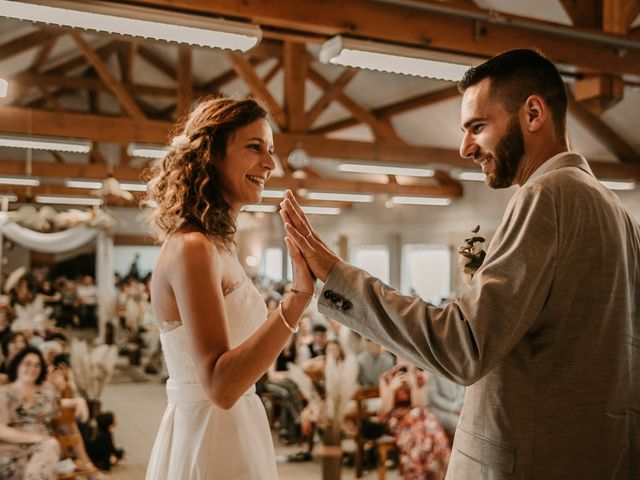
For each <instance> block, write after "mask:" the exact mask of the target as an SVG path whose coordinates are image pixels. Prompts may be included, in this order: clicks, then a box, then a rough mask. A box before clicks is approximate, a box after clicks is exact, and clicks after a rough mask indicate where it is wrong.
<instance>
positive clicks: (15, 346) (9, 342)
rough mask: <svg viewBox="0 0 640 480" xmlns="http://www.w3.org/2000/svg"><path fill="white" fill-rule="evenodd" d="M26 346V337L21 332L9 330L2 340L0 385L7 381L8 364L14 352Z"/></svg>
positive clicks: (14, 354)
mask: <svg viewBox="0 0 640 480" xmlns="http://www.w3.org/2000/svg"><path fill="white" fill-rule="evenodd" d="M26 346H27V337H25V335H24V334H23V333H21V332H11V333H10V334H9V336H7V337H5V338H4V339H3V341H2V357H3V360H2V363H0V385H5V384H7V383H9V365H10V364H11V360H13V357H15V356H16V354H17V353H18V352H19V351H20V350H22V349H23V348H24V347H26Z"/></svg>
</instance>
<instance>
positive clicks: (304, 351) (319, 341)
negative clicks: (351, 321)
mask: <svg viewBox="0 0 640 480" xmlns="http://www.w3.org/2000/svg"><path fill="white" fill-rule="evenodd" d="M326 345H327V327H325V326H324V325H320V324H316V325H314V326H313V338H312V341H311V343H309V344H302V345H300V347H299V348H300V352H299V353H298V363H304V362H306V361H307V360H309V359H310V358H315V357H319V356H320V355H324V348H325V346H326Z"/></svg>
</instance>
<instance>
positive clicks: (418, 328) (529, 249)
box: [318, 183, 558, 385]
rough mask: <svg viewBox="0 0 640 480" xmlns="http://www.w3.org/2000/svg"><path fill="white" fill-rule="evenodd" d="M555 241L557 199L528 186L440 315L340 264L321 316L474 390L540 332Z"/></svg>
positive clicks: (323, 299)
mask: <svg viewBox="0 0 640 480" xmlns="http://www.w3.org/2000/svg"><path fill="white" fill-rule="evenodd" d="M557 234H558V232H557V222H556V211H555V207H554V199H553V197H552V194H551V193H550V192H549V191H548V190H547V189H545V188H544V186H543V185H541V184H539V183H534V184H533V185H528V184H527V185H525V186H523V187H521V188H520V190H519V191H518V192H517V193H516V194H515V195H514V197H513V198H512V199H511V202H510V203H509V206H508V207H507V210H506V212H505V215H504V218H503V220H502V223H501V225H500V227H499V228H498V230H497V232H496V234H495V236H494V238H493V240H492V242H491V244H490V246H489V248H488V251H487V256H486V258H485V261H484V264H483V265H482V267H481V268H480V269H479V270H478V271H477V272H476V274H475V275H474V278H473V280H472V281H471V285H470V288H469V290H468V291H466V292H465V293H464V294H463V295H462V296H461V297H460V298H458V299H457V300H456V301H454V302H452V303H450V304H448V305H447V306H445V307H444V308H438V307H436V306H434V305H432V304H430V303H428V302H425V301H423V300H422V299H420V298H418V297H413V296H407V295H403V294H402V293H400V292H398V291H397V290H395V289H393V288H391V287H389V286H388V285H385V284H384V283H383V282H381V281H380V280H378V279H377V278H374V277H372V276H371V275H369V274H368V273H367V272H365V271H364V270H361V269H359V268H356V267H354V266H351V265H349V264H347V263H345V262H338V263H337V264H336V265H335V266H334V267H333V269H332V270H331V272H330V273H329V276H328V278H327V281H326V283H325V285H324V288H323V290H322V292H321V293H320V298H319V300H318V308H319V310H320V311H321V312H322V313H324V314H325V315H327V316H329V317H332V318H335V319H337V320H338V321H340V322H341V323H343V324H345V325H346V326H347V327H349V328H352V329H353V330H355V331H357V332H359V333H361V334H362V335H364V336H365V337H367V338H370V339H372V340H374V341H376V342H378V343H380V344H381V345H384V346H386V347H387V348H389V349H390V350H391V351H393V352H395V353H397V354H398V355H400V356H402V357H405V358H407V359H408V360H410V361H412V362H414V363H415V364H416V365H419V366H421V367H423V368H427V369H430V370H433V371H435V372H437V373H439V374H441V375H443V376H445V377H447V378H449V379H451V380H453V381H455V382H457V383H459V384H462V385H470V384H472V383H475V382H476V381H477V380H478V379H479V378H481V377H482V376H483V375H485V374H486V373H487V372H488V371H489V370H491V369H492V368H493V367H494V366H495V365H497V363H498V362H499V361H500V360H501V359H502V358H503V357H504V356H505V355H506V354H507V353H508V352H509V351H510V350H511V349H512V348H513V346H514V345H515V344H516V343H518V342H519V341H520V340H521V339H522V337H523V336H524V335H525V334H526V333H527V332H528V331H529V330H530V329H531V328H532V327H533V325H534V324H535V321H536V319H537V318H538V317H539V315H540V312H541V311H542V309H543V308H544V304H545V299H546V297H547V295H548V293H549V290H550V287H551V284H552V279H553V272H554V266H555V259H556V252H557V237H558V235H557Z"/></svg>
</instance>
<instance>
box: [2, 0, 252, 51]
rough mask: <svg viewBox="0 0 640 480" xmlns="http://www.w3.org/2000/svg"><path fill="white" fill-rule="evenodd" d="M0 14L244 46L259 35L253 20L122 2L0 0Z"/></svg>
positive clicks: (156, 37)
mask: <svg viewBox="0 0 640 480" xmlns="http://www.w3.org/2000/svg"><path fill="white" fill-rule="evenodd" d="M0 16H4V17H9V18H18V19H21V20H30V21H32V22H43V23H48V24H53V25H61V26H64V27H71V28H82V29H85V30H94V31H97V32H107V33H115V34H119V35H128V36H133V37H142V38H150V39H154V40H163V41H167V42H177V43H186V44H189V45H199V46H202V47H210V48H224V49H230V50H240V51H243V52H245V51H247V50H249V49H250V48H252V47H254V46H255V45H257V44H258V42H260V39H261V38H262V32H261V30H260V28H259V27H258V26H256V25H251V24H247V23H239V22H230V21H227V20H220V19H215V18H209V17H196V16H193V15H186V14H182V13H178V12H170V11H163V10H158V9H152V8H146V7H136V6H132V5H126V4H123V3H118V4H115V3H109V2H88V1H84V2H77V1H76V2H74V1H68V0H47V1H46V2H45V1H44V0H34V1H27V2H25V1H13V0H0Z"/></svg>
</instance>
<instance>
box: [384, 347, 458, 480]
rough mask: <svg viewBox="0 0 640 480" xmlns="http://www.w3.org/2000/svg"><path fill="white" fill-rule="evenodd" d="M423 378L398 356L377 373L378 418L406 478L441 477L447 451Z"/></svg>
mask: <svg viewBox="0 0 640 480" xmlns="http://www.w3.org/2000/svg"><path fill="white" fill-rule="evenodd" d="M427 380H428V378H427V375H426V374H425V373H424V372H422V371H420V370H418V369H417V368H416V367H415V365H412V364H410V363H409V362H407V361H405V360H402V359H398V363H397V365H396V366H395V367H393V368H392V369H391V370H389V371H387V372H385V373H384V374H382V376H381V377H380V397H381V398H382V411H381V412H380V420H381V422H382V423H384V424H385V426H386V428H387V430H388V431H389V433H390V434H391V435H392V436H393V437H394V438H395V441H396V444H397V446H398V449H399V450H400V455H399V460H400V471H401V472H402V475H403V478H405V479H406V480H409V479H427V480H442V479H444V476H445V474H446V470H447V464H448V461H449V455H450V453H451V450H450V447H449V440H448V439H447V435H446V433H445V431H444V429H443V428H442V426H441V425H440V422H439V421H438V418H437V417H436V416H435V415H434V414H432V413H431V412H430V411H429V408H428V406H427V403H428V396H427V388H428V385H427Z"/></svg>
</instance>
